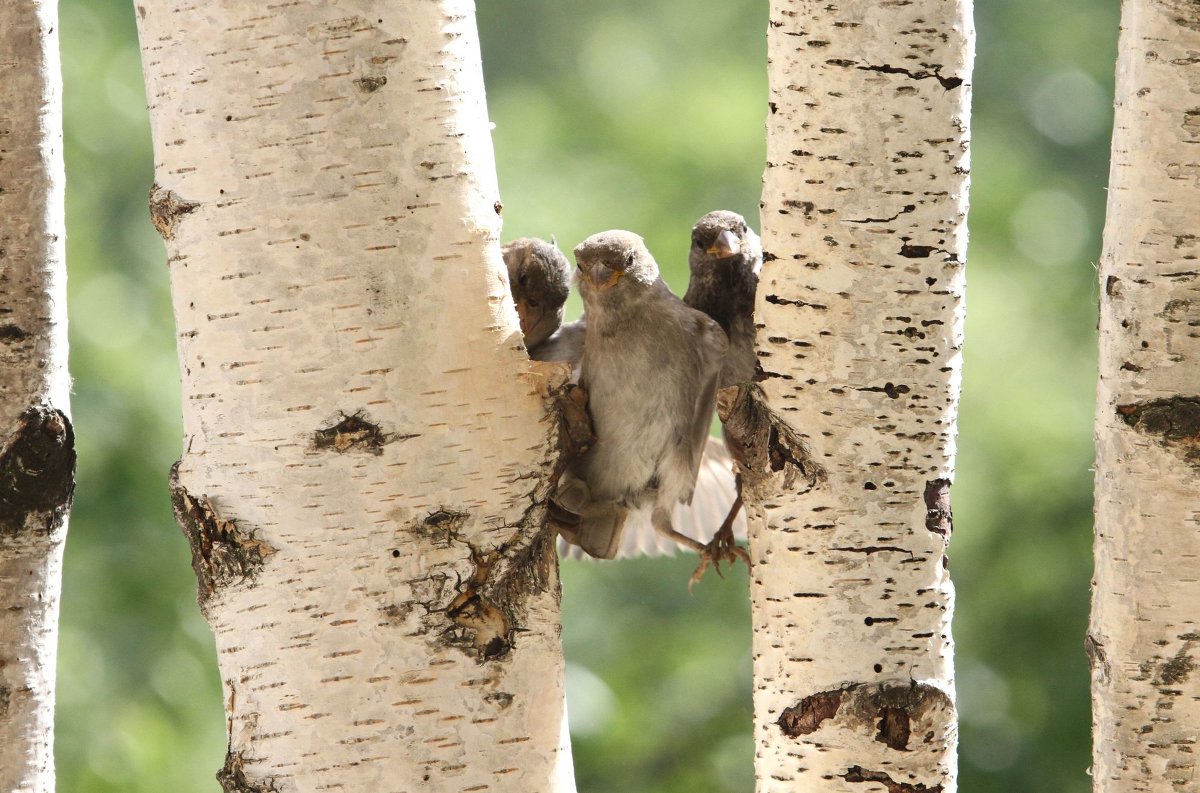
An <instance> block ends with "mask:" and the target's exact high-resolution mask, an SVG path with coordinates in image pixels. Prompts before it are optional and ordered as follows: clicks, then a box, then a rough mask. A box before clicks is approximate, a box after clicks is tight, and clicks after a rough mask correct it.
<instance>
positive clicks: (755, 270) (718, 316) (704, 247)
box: [683, 210, 763, 388]
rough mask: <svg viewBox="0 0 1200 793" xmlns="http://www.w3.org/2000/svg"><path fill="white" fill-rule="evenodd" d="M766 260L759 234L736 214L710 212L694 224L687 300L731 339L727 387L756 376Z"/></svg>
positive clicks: (724, 374)
mask: <svg viewBox="0 0 1200 793" xmlns="http://www.w3.org/2000/svg"><path fill="white" fill-rule="evenodd" d="M762 263H763V253H762V243H761V242H760V241H759V239H758V235H757V234H755V233H754V230H753V229H751V228H750V227H749V226H747V225H746V220H745V218H743V217H742V216H741V215H739V214H737V213H736V212H730V211H728V210H717V211H715V212H709V213H708V214H707V215H705V216H704V217H702V218H700V220H698V221H696V225H695V226H693V227H692V244H691V248H690V249H689V250H688V269H689V270H690V271H691V278H690V279H689V280H688V287H687V291H686V292H684V295H683V302H684V303H686V304H687V305H689V306H691V307H692V308H694V309H696V310H697V311H703V312H704V313H705V314H707V315H708V316H710V317H712V319H713V320H715V321H716V323H717V324H718V325H720V326H721V330H723V331H725V335H726V336H727V337H728V338H729V351H728V352H727V353H726V355H725V363H724V365H723V366H722V368H721V388H725V387H727V386H731V385H737V384H738V383H748V382H750V381H752V380H753V379H754V372H755V369H756V368H757V364H758V359H757V357H756V356H755V354H754V294H755V291H756V290H757V289H758V275H759V272H760V271H761V270H762Z"/></svg>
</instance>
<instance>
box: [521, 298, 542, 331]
mask: <svg viewBox="0 0 1200 793" xmlns="http://www.w3.org/2000/svg"><path fill="white" fill-rule="evenodd" d="M517 316H518V317H519V318H520V319H521V335H522V336H524V337H525V338H527V339H528V338H529V334H530V332H531V331H532V330H533V329H534V328H535V327H537V324H538V322H540V321H541V319H542V312H540V311H535V310H533V309H532V308H530V307H529V304H528V303H526V302H525V301H524V300H518V301H517Z"/></svg>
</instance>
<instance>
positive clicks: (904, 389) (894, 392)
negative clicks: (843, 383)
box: [857, 383, 912, 399]
mask: <svg viewBox="0 0 1200 793" xmlns="http://www.w3.org/2000/svg"><path fill="white" fill-rule="evenodd" d="M857 390H859V391H876V392H880V393H884V394H887V395H888V398H889V399H899V398H900V397H901V396H903V395H904V394H907V393H909V392H910V391H912V389H911V388H909V387H908V386H906V385H904V384H903V383H901V384H900V385H896V384H895V383H884V384H883V386H871V387H866V388H859V389H857Z"/></svg>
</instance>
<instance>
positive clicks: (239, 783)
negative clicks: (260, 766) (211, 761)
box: [217, 750, 279, 793]
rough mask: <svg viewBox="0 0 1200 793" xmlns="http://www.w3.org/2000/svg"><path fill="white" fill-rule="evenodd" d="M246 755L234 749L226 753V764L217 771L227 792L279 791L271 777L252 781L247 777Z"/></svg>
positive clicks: (264, 792)
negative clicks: (243, 766) (244, 765)
mask: <svg viewBox="0 0 1200 793" xmlns="http://www.w3.org/2000/svg"><path fill="white" fill-rule="evenodd" d="M243 763H245V756H244V755H243V754H242V753H241V752H234V751H232V750H230V751H228V752H226V753H225V765H224V766H223V767H222V768H221V770H220V771H218V772H217V781H218V782H220V783H221V790H223V791H225V793H278V791H279V788H277V787H275V782H274V781H273V780H270V779H264V780H260V781H254V782H251V781H250V780H249V779H247V778H246V772H245V770H243V768H242V765H243Z"/></svg>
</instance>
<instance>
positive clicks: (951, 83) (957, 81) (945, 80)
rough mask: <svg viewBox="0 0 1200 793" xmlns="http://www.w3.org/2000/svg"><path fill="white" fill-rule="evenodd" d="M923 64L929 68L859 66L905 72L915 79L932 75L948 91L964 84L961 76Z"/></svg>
mask: <svg viewBox="0 0 1200 793" xmlns="http://www.w3.org/2000/svg"><path fill="white" fill-rule="evenodd" d="M921 65H922V66H925V67H927V68H925V69H922V70H920V71H916V72H914V71H912V70H911V69H902V68H900V67H899V66H889V65H887V64H884V65H882V66H859V67H858V68H859V69H862V70H863V71H865V72H881V73H883V74H903V75H905V76H906V77H909V78H911V79H913V80H927V79H929V78H930V77H932V78H934V79H935V80H937V81H938V82H939V83H941V84H942V88H945V89H946V90H947V91H951V90H953V89H955V88H958V87H959V86H960V85H962V84H963V81H962V78H961V77H943V76H942V75H941V73H940V72H939V70H938V69H937V68H934V69H932V70H931V69H929V68H928V64H924V63H923V64H921Z"/></svg>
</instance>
